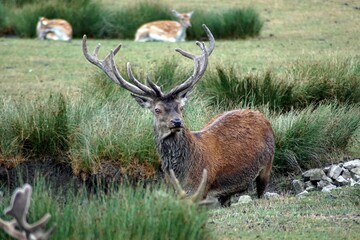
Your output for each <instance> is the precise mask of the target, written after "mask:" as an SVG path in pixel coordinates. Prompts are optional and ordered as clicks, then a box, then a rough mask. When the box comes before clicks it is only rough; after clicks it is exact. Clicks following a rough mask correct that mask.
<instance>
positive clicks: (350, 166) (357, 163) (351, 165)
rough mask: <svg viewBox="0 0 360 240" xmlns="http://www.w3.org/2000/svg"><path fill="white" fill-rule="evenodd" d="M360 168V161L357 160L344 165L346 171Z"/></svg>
mask: <svg viewBox="0 0 360 240" xmlns="http://www.w3.org/2000/svg"><path fill="white" fill-rule="evenodd" d="M357 167H360V159H355V160H352V161H349V162H346V163H344V168H346V169H349V170H350V169H353V168H357Z"/></svg>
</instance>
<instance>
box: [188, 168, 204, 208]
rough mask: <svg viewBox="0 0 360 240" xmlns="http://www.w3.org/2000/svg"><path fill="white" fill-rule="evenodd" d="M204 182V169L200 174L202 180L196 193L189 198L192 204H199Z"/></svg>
mask: <svg viewBox="0 0 360 240" xmlns="http://www.w3.org/2000/svg"><path fill="white" fill-rule="evenodd" d="M206 182H207V170H206V169H204V170H203V173H202V178H201V182H200V185H199V187H198V189H197V190H196V192H195V193H194V194H193V195H192V196H191V198H190V199H191V201H193V202H199V201H200V200H201V198H203V196H204V192H205V188H206Z"/></svg>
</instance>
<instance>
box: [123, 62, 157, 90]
mask: <svg viewBox="0 0 360 240" xmlns="http://www.w3.org/2000/svg"><path fill="white" fill-rule="evenodd" d="M127 73H128V76H129V78H130V80H131V81H132V82H133V83H134V84H135V85H136V86H137V87H138V88H140V89H141V90H143V91H144V92H146V93H147V94H148V95H150V96H153V97H156V96H162V95H163V93H162V92H161V90H160V87H159V86H157V85H156V84H155V83H153V82H151V83H152V84H149V85H150V86H151V88H152V89H151V88H149V87H148V86H146V85H145V84H142V83H141V82H140V81H139V80H137V79H136V78H135V77H134V74H133V72H132V70H131V65H130V63H129V62H128V63H127ZM147 81H148V83H149V78H148V77H147Z"/></svg>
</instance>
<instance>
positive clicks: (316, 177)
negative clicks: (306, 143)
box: [302, 168, 325, 181]
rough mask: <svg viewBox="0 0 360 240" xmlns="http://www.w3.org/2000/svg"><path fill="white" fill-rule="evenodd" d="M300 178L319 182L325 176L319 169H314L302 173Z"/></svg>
mask: <svg viewBox="0 0 360 240" xmlns="http://www.w3.org/2000/svg"><path fill="white" fill-rule="evenodd" d="M302 176H303V178H305V180H308V179H310V181H320V180H321V179H322V177H323V176H325V172H324V171H323V170H322V169H321V168H314V169H310V170H308V171H306V172H304V173H303V174H302Z"/></svg>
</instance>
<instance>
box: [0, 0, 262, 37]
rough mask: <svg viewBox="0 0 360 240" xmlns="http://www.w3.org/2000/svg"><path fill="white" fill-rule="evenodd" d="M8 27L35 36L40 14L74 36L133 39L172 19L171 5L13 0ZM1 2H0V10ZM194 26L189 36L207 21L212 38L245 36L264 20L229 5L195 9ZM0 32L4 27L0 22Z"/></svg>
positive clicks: (257, 30) (196, 34) (201, 33)
mask: <svg viewBox="0 0 360 240" xmlns="http://www.w3.org/2000/svg"><path fill="white" fill-rule="evenodd" d="M7 6H8V7H9V9H10V10H11V12H13V13H12V14H9V15H8V16H9V28H12V29H13V30H12V31H14V32H15V33H16V34H17V35H18V36H20V37H34V36H35V27H36V23H37V21H38V19H39V17H41V16H44V17H47V18H62V19H65V20H67V21H68V22H69V23H70V24H71V25H72V27H73V36H74V37H75V38H80V37H82V35H83V34H87V35H88V36H89V37H97V38H122V39H133V38H134V36H135V32H136V30H137V28H139V27H140V26H141V25H142V24H144V23H148V22H152V21H157V20H175V17H174V16H173V15H172V14H171V9H172V8H171V7H169V6H167V5H165V4H163V3H153V2H149V1H144V2H140V3H136V4H132V5H130V6H126V7H123V8H121V9H116V10H109V9H107V8H105V7H103V6H102V5H101V3H100V2H98V1H94V0H80V1H75V0H67V1H65V2H64V1H60V0H54V1H45V0H40V1H13V2H10V3H8V4H7ZM1 8H2V4H1V5H0V12H1ZM194 10H195V14H194V16H193V20H192V22H193V24H192V25H193V27H192V28H190V29H188V39H200V38H202V37H205V36H204V31H203V29H202V27H201V25H202V24H203V23H206V24H207V25H208V27H209V28H210V29H211V30H212V31H213V34H214V36H215V38H217V39H221V38H228V39H229V38H246V37H255V36H258V35H259V33H260V30H261V28H262V25H263V22H262V21H261V20H260V17H259V14H258V13H257V12H256V11H255V10H254V9H252V8H246V9H232V10H228V11H224V12H205V11H202V10H198V9H194ZM1 21H2V20H1V15H0V32H2V31H4V30H5V29H3V28H4V26H3V25H1Z"/></svg>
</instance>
